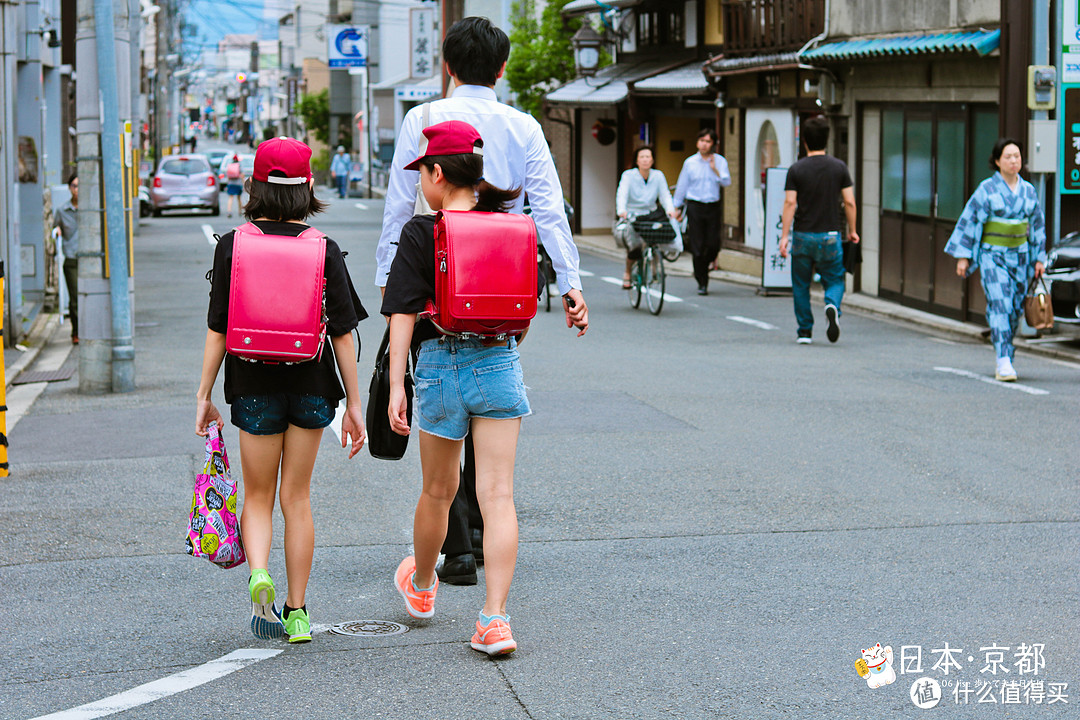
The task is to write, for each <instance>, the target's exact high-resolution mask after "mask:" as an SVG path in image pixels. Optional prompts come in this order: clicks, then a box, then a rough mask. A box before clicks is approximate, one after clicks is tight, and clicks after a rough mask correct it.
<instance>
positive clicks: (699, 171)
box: [674, 128, 731, 295]
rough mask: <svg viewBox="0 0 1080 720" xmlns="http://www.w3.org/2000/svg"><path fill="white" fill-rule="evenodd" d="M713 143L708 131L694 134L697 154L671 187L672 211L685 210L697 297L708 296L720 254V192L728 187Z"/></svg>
mask: <svg viewBox="0 0 1080 720" xmlns="http://www.w3.org/2000/svg"><path fill="white" fill-rule="evenodd" d="M716 141H717V135H716V131H715V130H713V129H712V128H706V129H704V130H702V131H701V132H699V133H698V137H697V152H696V153H694V154H693V155H691V156H690V157H688V158H686V160H685V161H684V162H683V166H682V170H681V171H680V172H679V180H678V182H677V183H676V185H675V200H674V202H675V207H677V208H683V207H685V212H686V234H685V238H686V245H687V249H688V250H689V251H690V254H691V255H693V257H694V279H695V280H697V284H698V290H697V293H698V295H708V294H709V270H710V268H711V267H713V266H714V263H715V262H716V257H717V256H718V255H719V254H720V223H721V219H722V218H721V207H720V188H722V187H727V186H728V185H730V184H731V172H730V171H729V170H728V164H727V160H725V159H724V156H723V155H720V154H718V153H715V152H713V148H714V147H715V146H716ZM679 217H680V219H681V217H682V213H681V212H680V216H679Z"/></svg>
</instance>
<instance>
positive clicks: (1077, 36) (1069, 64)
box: [1058, 0, 1080, 195]
mask: <svg viewBox="0 0 1080 720" xmlns="http://www.w3.org/2000/svg"><path fill="white" fill-rule="evenodd" d="M1060 7H1061V16H1062V17H1061V58H1060V62H1059V63H1058V67H1059V68H1061V82H1060V83H1059V85H1060V87H1061V97H1060V98H1058V107H1059V108H1060V110H1059V111H1058V126H1059V128H1060V132H1061V138H1060V144H1059V147H1060V148H1061V150H1060V153H1061V155H1060V157H1061V167H1060V172H1059V173H1058V177H1059V178H1061V179H1060V181H1059V182H1060V188H1061V193H1062V194H1063V195H1075V194H1078V193H1080V1H1078V0H1061V2H1060Z"/></svg>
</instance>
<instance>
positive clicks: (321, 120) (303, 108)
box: [296, 89, 330, 145]
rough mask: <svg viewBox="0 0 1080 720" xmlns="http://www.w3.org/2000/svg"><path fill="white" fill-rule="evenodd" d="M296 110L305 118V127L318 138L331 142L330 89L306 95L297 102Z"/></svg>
mask: <svg viewBox="0 0 1080 720" xmlns="http://www.w3.org/2000/svg"><path fill="white" fill-rule="evenodd" d="M296 112H297V113H298V114H299V115H300V117H301V118H303V119H304V127H305V128H307V131H308V132H309V133H311V135H313V136H314V137H315V139H316V140H318V141H319V142H321V143H323V144H324V145H325V144H329V142H330V90H328V89H327V90H323V91H322V92H319V93H315V94H314V95H305V96H304V97H302V98H301V99H300V101H299V102H297V103H296Z"/></svg>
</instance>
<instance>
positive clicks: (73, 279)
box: [64, 258, 79, 337]
mask: <svg viewBox="0 0 1080 720" xmlns="http://www.w3.org/2000/svg"><path fill="white" fill-rule="evenodd" d="M64 284H65V285H67V292H68V314H69V315H71V337H79V261H78V260H77V259H75V258H64Z"/></svg>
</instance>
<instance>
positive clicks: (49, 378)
mask: <svg viewBox="0 0 1080 720" xmlns="http://www.w3.org/2000/svg"><path fill="white" fill-rule="evenodd" d="M65 365H66V363H65ZM73 374H75V366H74V365H72V366H71V367H62V368H60V369H59V370H36V371H34V372H27V371H26V370H23V371H22V372H21V373H19V376H18V377H16V378H15V379H14V380H12V381H11V384H12V385H28V384H30V383H39V382H59V381H61V380H68V379H70V378H71V376H72V375H73Z"/></svg>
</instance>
